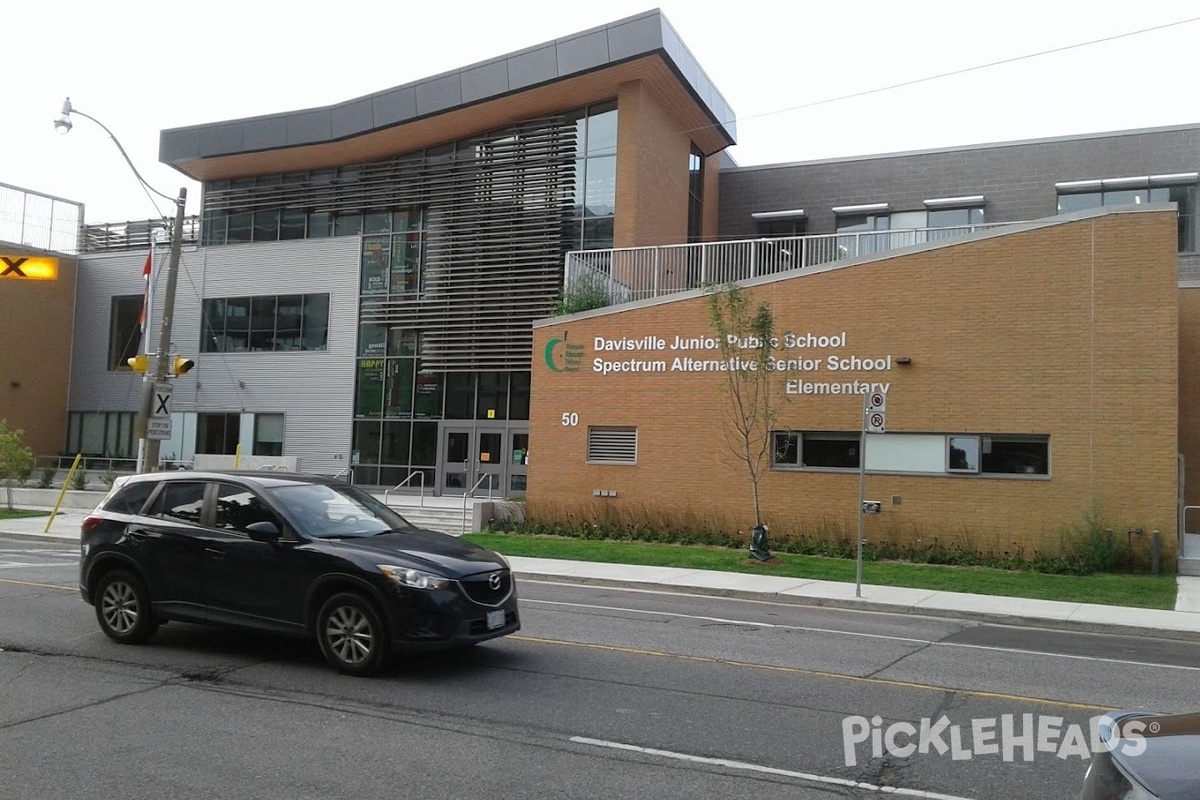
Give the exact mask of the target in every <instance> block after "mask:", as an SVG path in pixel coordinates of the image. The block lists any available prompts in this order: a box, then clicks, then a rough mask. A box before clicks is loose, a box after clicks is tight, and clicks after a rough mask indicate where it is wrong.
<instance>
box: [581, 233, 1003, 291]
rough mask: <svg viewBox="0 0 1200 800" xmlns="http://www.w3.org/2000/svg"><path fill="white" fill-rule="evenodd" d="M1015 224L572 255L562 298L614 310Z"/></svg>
mask: <svg viewBox="0 0 1200 800" xmlns="http://www.w3.org/2000/svg"><path fill="white" fill-rule="evenodd" d="M1019 224H1021V223H1018V222H992V223H987V222H985V223H976V224H973V225H959V226H952V227H946V228H896V229H894V230H883V231H842V232H839V233H822V234H808V235H804V236H780V237H770V238H764V237H759V238H754V239H738V240H727V241H716V242H687V243H679V244H666V245H653V246H648V247H618V248H608V249H602V250H572V251H570V252H568V253H567V254H566V258H565V260H564V275H563V281H564V287H565V289H564V291H565V292H567V293H573V294H575V293H577V294H581V295H586V296H587V297H589V298H591V297H593V296H595V297H597V298H606V299H607V302H606V303H605V305H618V304H621V303H626V302H629V301H632V300H643V299H649V298H654V297H663V296H666V295H670V294H674V293H676V292H684V291H689V290H693V289H699V288H703V287H706V286H719V285H722V284H726V283H731V282H735V281H740V280H747V279H750V278H758V277H762V276H765V275H773V274H777V273H780V272H784V271H788V270H798V269H808V268H811V267H816V266H820V265H823V264H830V263H833V262H836V261H840V260H843V259H849V258H859V257H862V256H870V255H881V254H884V253H888V252H892V251H895V250H899V249H901V248H905V247H912V246H915V245H925V244H930V243H937V242H941V241H945V240H949V239H954V238H957V237H961V236H966V235H970V234H974V233H979V232H981V231H986V230H992V229H995V228H1003V227H1008V226H1011V225H1019Z"/></svg>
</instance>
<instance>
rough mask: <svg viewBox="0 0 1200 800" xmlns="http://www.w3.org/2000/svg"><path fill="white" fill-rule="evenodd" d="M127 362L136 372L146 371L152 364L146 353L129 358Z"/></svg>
mask: <svg viewBox="0 0 1200 800" xmlns="http://www.w3.org/2000/svg"><path fill="white" fill-rule="evenodd" d="M125 362H126V363H127V364H129V368H130V369H132V370H133V371H134V372H145V371H146V370H147V369H148V368H149V366H150V359H149V358H148V357H147V356H145V355H140V356H134V357H133V358H127V359H125Z"/></svg>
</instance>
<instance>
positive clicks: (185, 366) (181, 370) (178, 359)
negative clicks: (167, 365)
mask: <svg viewBox="0 0 1200 800" xmlns="http://www.w3.org/2000/svg"><path fill="white" fill-rule="evenodd" d="M172 366H173V367H174V370H175V374H176V375H177V376H178V375H186V374H188V373H189V372H191V371H192V368H193V367H195V366H196V362H195V361H193V360H192V359H190V358H185V357H184V356H175V360H174V361H173V362H172Z"/></svg>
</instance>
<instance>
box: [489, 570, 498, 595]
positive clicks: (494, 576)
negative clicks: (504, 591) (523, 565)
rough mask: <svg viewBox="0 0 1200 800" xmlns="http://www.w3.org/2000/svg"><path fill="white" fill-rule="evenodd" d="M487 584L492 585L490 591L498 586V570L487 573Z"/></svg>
mask: <svg viewBox="0 0 1200 800" xmlns="http://www.w3.org/2000/svg"><path fill="white" fill-rule="evenodd" d="M488 586H490V587H492V591H496V590H497V589H499V588H500V573H499V572H493V573H492V574H491V575H488Z"/></svg>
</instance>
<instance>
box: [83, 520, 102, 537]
mask: <svg viewBox="0 0 1200 800" xmlns="http://www.w3.org/2000/svg"><path fill="white" fill-rule="evenodd" d="M101 522H104V517H101V516H99V515H97V514H88V515H87V516H86V517H84V518H83V524H82V525H80V526H79V535H80V536H81V537H82V538H84V539H87V538H88V536H90V535H91V533H92V531H94V530H96V528H97V527H99V525H100V523H101Z"/></svg>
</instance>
